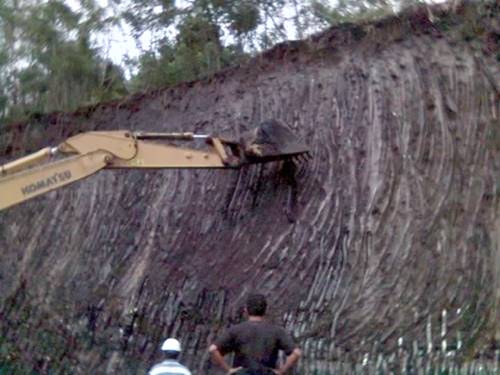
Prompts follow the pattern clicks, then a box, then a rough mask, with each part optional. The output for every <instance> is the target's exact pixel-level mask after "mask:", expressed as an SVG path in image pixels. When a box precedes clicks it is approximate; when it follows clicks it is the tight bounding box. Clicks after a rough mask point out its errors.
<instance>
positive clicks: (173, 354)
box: [161, 338, 181, 359]
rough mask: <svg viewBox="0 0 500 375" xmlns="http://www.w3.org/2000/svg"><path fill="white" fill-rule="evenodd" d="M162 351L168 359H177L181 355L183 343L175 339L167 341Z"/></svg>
mask: <svg viewBox="0 0 500 375" xmlns="http://www.w3.org/2000/svg"><path fill="white" fill-rule="evenodd" d="M161 350H163V351H164V352H165V357H167V359H177V358H178V357H179V354H181V343H180V342H179V341H177V340H176V339H173V338H169V339H166V340H165V341H164V342H163V345H162V346H161Z"/></svg>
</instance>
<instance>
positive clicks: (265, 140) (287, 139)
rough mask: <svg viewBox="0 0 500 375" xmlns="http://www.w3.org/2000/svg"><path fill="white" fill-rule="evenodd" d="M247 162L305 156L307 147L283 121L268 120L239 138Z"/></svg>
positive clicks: (307, 150)
mask: <svg viewBox="0 0 500 375" xmlns="http://www.w3.org/2000/svg"><path fill="white" fill-rule="evenodd" d="M239 146H240V147H241V149H242V151H243V154H244V156H245V159H246V161H247V162H248V163H265V162H269V161H275V160H289V159H295V158H300V157H306V156H308V153H309V148H308V147H307V146H306V144H305V143H304V142H303V141H302V140H300V139H298V138H297V137H296V136H295V134H293V132H292V131H291V130H290V129H289V128H288V127H287V126H286V125H285V124H283V123H281V122H280V121H277V120H268V121H264V122H263V123H261V124H260V125H259V126H258V127H257V128H256V129H254V130H252V131H250V132H249V133H247V134H244V135H243V137H242V138H241V140H240V144H239Z"/></svg>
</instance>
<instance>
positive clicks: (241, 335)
mask: <svg viewBox="0 0 500 375" xmlns="http://www.w3.org/2000/svg"><path fill="white" fill-rule="evenodd" d="M215 345H217V348H218V349H219V351H220V352H221V354H222V355H224V354H227V353H231V352H234V364H233V367H240V366H241V367H245V368H249V369H259V368H262V367H269V368H275V367H276V361H277V359H278V351H279V350H283V351H284V352H285V354H286V355H287V356H288V355H290V354H291V353H292V351H293V349H295V344H294V342H293V339H292V337H291V336H290V335H289V334H288V333H286V332H285V330H284V329H283V328H281V327H278V326H275V325H274V324H271V323H268V322H266V321H247V322H244V323H240V324H238V325H235V326H233V327H231V328H230V329H229V330H228V331H227V332H226V333H224V335H222V336H221V337H219V339H217V340H216V341H215Z"/></svg>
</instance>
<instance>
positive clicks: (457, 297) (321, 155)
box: [0, 3, 500, 374]
mask: <svg viewBox="0 0 500 375" xmlns="http://www.w3.org/2000/svg"><path fill="white" fill-rule="evenodd" d="M494 4H495V3H491V4H489V5H483V6H481V7H479V6H475V5H469V6H461V7H458V8H457V9H454V10H453V11H450V10H447V9H446V7H435V8H431V9H429V8H419V9H414V10H412V11H411V12H409V13H407V14H404V15H401V16H399V17H391V18H387V19H384V20H382V21H377V22H372V23H366V24H360V25H342V26H340V27H335V28H332V29H330V30H328V31H326V32H324V33H322V34H319V35H316V36H313V37H311V38H309V39H307V40H303V41H296V42H288V43H284V44H281V45H278V46H277V47H275V48H273V49H272V50H270V51H267V52H265V53H263V54H262V55H260V56H258V57H256V58H255V59H253V60H252V61H251V62H250V63H248V64H245V65H244V66H239V67H235V68H232V69H229V70H227V71H224V72H221V73H219V74H217V75H215V76H213V77H211V78H207V79H205V80H201V81H197V82H191V83H186V84H181V85H179V86H176V87H172V88H165V89H159V90H155V91H150V92H146V93H143V94H138V95H135V96H133V97H129V98H126V99H124V100H123V101H117V102H111V103H102V104H99V105H97V106H95V107H91V108H83V109H81V110H80V111H77V112H75V113H53V114H50V115H40V116H34V117H33V118H32V119H31V120H30V121H27V122H24V123H19V124H12V125H9V126H4V128H2V130H1V133H0V155H1V160H3V161H5V160H11V159H12V158H14V157H17V156H20V155H24V154H25V153H27V152H30V151H34V150H36V149H39V148H41V147H44V146H47V145H49V144H50V145H54V144H57V143H58V142H59V141H61V140H63V139H64V138H66V137H68V136H69V135H71V134H74V133H77V132H80V131H84V130H93V129H99V130H106V129H131V130H147V131H195V132H200V133H209V134H214V135H215V134H218V135H220V134H222V135H229V136H232V137H238V136H239V135H240V134H242V133H243V132H245V131H248V130H249V129H252V128H254V127H255V126H256V125H257V124H258V123H260V122H261V121H263V120H265V119H269V118H278V119H280V120H282V121H284V122H285V123H287V124H288V125H289V126H290V127H291V128H292V129H293V130H294V131H295V132H296V134H298V135H299V136H300V137H302V138H303V139H304V140H305V141H306V142H307V143H308V144H309V145H310V148H311V151H312V154H313V158H312V160H310V161H309V162H308V163H302V164H300V166H299V170H298V172H297V181H298V191H297V192H295V193H296V194H297V196H296V200H297V204H296V206H295V207H292V210H290V208H291V207H290V204H289V198H290V197H291V196H293V194H294V191H293V188H292V187H291V185H290V183H289V180H288V179H287V178H285V176H284V175H283V171H282V170H281V169H280V166H279V165H278V164H277V163H273V164H269V165H266V166H252V167H248V168H245V169H242V170H240V171H221V170H213V171H207V170H200V171H187V170H178V171H155V172H140V171H129V172H127V171H106V172H102V173H101V174H99V175H97V176H94V177H91V178H89V179H87V180H85V181H82V182H80V183H77V184H75V185H72V186H70V187H67V188H64V189H61V190H58V191H56V192H52V193H50V194H47V195H45V196H43V197H40V198H37V199H35V200H33V201H31V202H29V203H26V204H22V205H19V206H17V207H14V208H11V209H9V210H6V211H4V212H2V213H1V214H0V248H1V249H2V260H1V262H0V281H1V283H0V317H1V323H0V329H1V333H2V334H1V339H0V348H1V349H2V351H1V352H0V363H1V362H4V363H6V362H8V363H13V364H17V366H21V367H22V366H26V367H25V368H33V369H35V370H36V371H38V372H39V373H49V372H50V371H51V372H50V373H81V374H88V373H96V374H103V373H115V372H116V373H123V374H135V373H139V372H145V371H146V369H147V368H148V367H149V366H151V365H152V364H153V363H154V362H155V361H157V360H159V358H160V357H159V351H158V348H159V345H160V343H161V341H162V340H163V339H164V338H166V337H168V336H176V337H178V338H179V339H180V340H181V341H182V343H183V345H184V348H185V352H184V354H183V358H182V360H183V362H184V363H186V364H187V365H188V366H189V367H190V368H192V369H193V371H194V372H195V373H207V372H209V373H211V372H215V371H214V370H213V369H210V364H209V363H208V362H207V360H206V359H207V356H206V348H207V344H208V343H209V342H210V341H211V340H212V339H213V338H214V337H215V336H216V335H218V334H219V333H220V332H221V330H222V329H224V327H226V326H227V325H229V324H231V323H233V322H235V321H238V320H239V319H241V306H242V302H243V300H244V295H245V293H247V292H248V291H249V290H258V291H261V292H264V293H265V294H267V295H268V296H269V299H270V301H271V311H270V313H271V316H272V318H273V319H274V320H276V321H277V322H281V323H283V324H284V325H286V327H287V328H288V329H289V330H291V331H293V333H294V334H295V335H296V336H297V337H298V340H299V343H300V345H301V346H302V348H304V351H305V356H304V358H303V360H302V361H301V366H300V368H301V371H300V373H304V374H307V373H313V371H314V370H315V369H317V368H319V366H323V367H321V368H324V366H327V365H325V363H327V364H328V363H330V362H331V361H333V360H334V359H335V356H336V355H337V354H338V353H339V352H342V353H346V352H349V353H350V355H353V356H360V355H362V354H363V353H364V352H366V351H368V350H374V348H378V349H377V350H385V351H390V350H392V349H393V348H394V347H395V345H396V342H397V341H398V339H399V338H400V337H403V342H404V343H411V342H412V341H413V340H417V341H419V342H425V340H427V339H428V338H429V334H431V337H433V338H434V339H433V341H435V342H437V338H439V339H441V332H442V331H441V328H442V326H443V322H442V318H441V317H442V316H443V311H444V310H446V312H447V321H446V328H447V329H446V334H445V337H446V338H447V339H448V340H449V342H452V341H453V340H454V338H455V337H456V335H457V333H458V332H461V335H462V337H463V338H464V346H465V348H467V349H468V350H469V351H471V350H473V349H477V348H479V347H482V346H483V344H485V343H488V342H490V341H491V340H493V341H494V340H495V332H497V335H498V331H499V327H498V323H497V322H498V321H499V320H500V319H499V318H500V315H499V313H498V309H497V308H496V306H497V305H498V301H499V298H498V296H499V285H500V283H499V279H498V277H499V274H500V262H499V243H500V229H499V228H500V219H499V215H498V213H499V194H500V178H499V172H500V153H499V150H500V136H499V134H500V133H499V131H500V130H499V122H498V113H499V105H498V103H499V102H498V99H499V92H498V84H499V77H500V75H499V72H500V71H499V64H498V60H499V55H498V53H499V52H498V51H499V48H498V47H499V46H498V39H499V31H500V28H499V25H498V18H499V17H498V5H494ZM496 339H498V337H497V338H496ZM334 347H335V348H338V350H337V349H335V350H334V349H333V348H334ZM70 369H71V370H70Z"/></svg>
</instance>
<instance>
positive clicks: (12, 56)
mask: <svg viewBox="0 0 500 375" xmlns="http://www.w3.org/2000/svg"><path fill="white" fill-rule="evenodd" d="M82 5H84V6H83V7H82V8H81V10H80V11H78V12H77V11H74V10H72V9H71V8H70V7H69V6H68V5H67V4H66V2H64V1H62V0H51V1H47V2H42V1H37V2H34V3H32V2H22V1H19V2H7V1H3V2H2V3H0V41H1V42H2V43H1V44H0V66H2V73H0V121H1V120H4V121H12V120H15V119H20V118H23V117H25V116H28V115H29V114H30V113H34V112H49V111H55V110H61V111H68V110H74V109H76V108H77V107H78V106H81V105H82V104H90V103H94V102H96V101H98V100H101V99H102V98H112V97H113V96H114V95H115V94H116V95H121V94H122V91H123V90H116V87H115V86H116V84H118V85H119V83H116V84H115V86H113V87H111V86H109V85H107V86H106V85H104V84H103V80H104V79H105V78H106V77H105V73H106V71H105V69H106V66H107V64H106V62H105V61H104V60H103V59H102V58H101V57H100V56H99V54H100V51H99V50H98V49H97V48H96V47H94V45H93V42H92V40H93V35H94V33H96V32H97V31H99V30H102V28H103V27H104V26H103V25H104V24H105V23H106V22H110V20H104V19H103V14H102V10H101V9H99V8H98V7H97V6H96V5H95V3H94V2H93V1H83V2H82ZM117 70H118V68H117ZM120 77H121V79H122V82H121V83H122V86H123V74H122V75H121V76H120V75H116V77H115V81H116V79H119V78H120Z"/></svg>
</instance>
